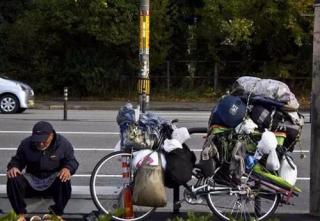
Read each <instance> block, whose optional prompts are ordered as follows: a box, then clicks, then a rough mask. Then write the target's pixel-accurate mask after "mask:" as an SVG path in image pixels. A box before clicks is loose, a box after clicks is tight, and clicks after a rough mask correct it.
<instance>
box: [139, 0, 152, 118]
mask: <svg viewBox="0 0 320 221" xmlns="http://www.w3.org/2000/svg"><path fill="white" fill-rule="evenodd" d="M149 10H150V1H149V0H140V10H139V14H140V37H139V61H140V74H139V79H138V94H139V104H140V108H141V112H142V113H144V112H145V110H146V109H148V108H149V100H150V78H149V36H150V17H149V15H150V14H149Z"/></svg>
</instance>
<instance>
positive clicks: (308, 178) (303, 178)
mask: <svg viewBox="0 0 320 221" xmlns="http://www.w3.org/2000/svg"><path fill="white" fill-rule="evenodd" d="M297 180H306V181H308V180H310V177H298V178H297Z"/></svg>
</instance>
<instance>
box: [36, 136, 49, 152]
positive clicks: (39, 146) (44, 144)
mask: <svg viewBox="0 0 320 221" xmlns="http://www.w3.org/2000/svg"><path fill="white" fill-rule="evenodd" d="M52 140H53V133H50V134H49V136H48V138H47V140H44V141H41V142H35V145H36V147H37V149H38V150H45V149H47V148H48V147H49V146H50V144H51V142H52Z"/></svg>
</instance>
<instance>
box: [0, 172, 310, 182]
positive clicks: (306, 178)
mask: <svg viewBox="0 0 320 221" xmlns="http://www.w3.org/2000/svg"><path fill="white" fill-rule="evenodd" d="M5 176H7V174H5V173H0V177H5ZM72 176H73V177H80V178H83V177H91V174H74V175H72ZM121 176H122V175H112V174H110V175H99V177H121ZM297 180H301V181H309V180H310V177H298V178H297Z"/></svg>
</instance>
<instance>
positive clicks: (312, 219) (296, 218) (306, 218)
mask: <svg viewBox="0 0 320 221" xmlns="http://www.w3.org/2000/svg"><path fill="white" fill-rule="evenodd" d="M190 212H191V211H190ZM192 212H194V213H195V214H196V215H197V217H201V216H203V217H206V216H208V214H209V213H197V212H196V211H192ZM175 217H181V218H184V219H185V220H187V219H186V218H187V213H186V212H181V213H179V214H173V213H169V212H157V211H156V212H154V213H153V214H151V215H150V216H149V217H148V218H146V219H144V221H167V220H173V219H174V218H175ZM212 217H213V219H212V221H219V219H218V218H217V217H216V216H215V215H212ZM65 218H66V219H67V220H68V221H80V220H85V221H94V218H93V217H90V216H87V218H86V219H83V218H80V217H77V218H76V217H72V216H69V217H68V216H66V217H65ZM175 220H176V219H175ZM319 220H320V217H319V216H318V217H316V216H312V215H309V214H275V215H273V216H272V217H271V218H269V219H267V221H319Z"/></svg>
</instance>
